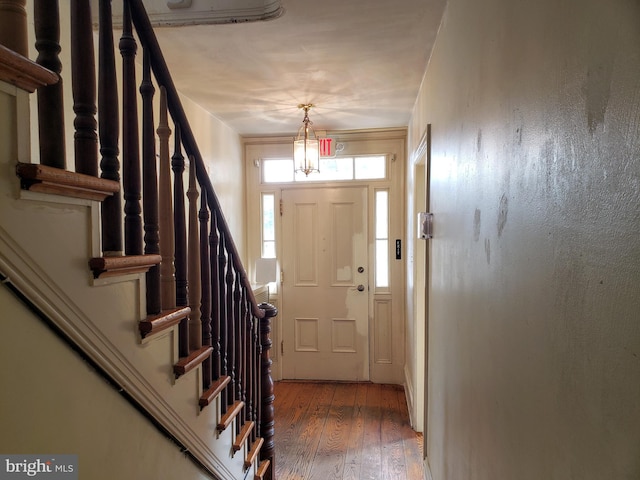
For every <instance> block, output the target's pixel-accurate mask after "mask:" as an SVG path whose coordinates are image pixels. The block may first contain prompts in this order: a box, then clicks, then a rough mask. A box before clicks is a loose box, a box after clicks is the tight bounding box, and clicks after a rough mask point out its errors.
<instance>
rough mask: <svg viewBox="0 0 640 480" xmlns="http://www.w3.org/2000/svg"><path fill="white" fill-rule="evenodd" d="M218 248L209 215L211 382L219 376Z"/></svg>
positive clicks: (214, 221)
mask: <svg viewBox="0 0 640 480" xmlns="http://www.w3.org/2000/svg"><path fill="white" fill-rule="evenodd" d="M219 248H220V240H219V236H218V222H217V220H216V215H215V214H214V215H211V233H210V234H209V249H210V250H209V257H210V258H209V263H210V265H211V337H212V338H211V346H212V347H213V352H212V353H211V370H212V377H211V379H212V380H217V379H218V378H220V375H221V364H220V363H221V362H220V287H219V283H220V274H219V260H218V249H219Z"/></svg>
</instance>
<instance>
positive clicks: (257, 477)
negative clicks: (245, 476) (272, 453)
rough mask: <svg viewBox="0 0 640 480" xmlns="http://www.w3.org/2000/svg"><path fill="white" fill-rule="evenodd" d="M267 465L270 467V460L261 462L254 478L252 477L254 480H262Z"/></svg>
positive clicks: (267, 467)
mask: <svg viewBox="0 0 640 480" xmlns="http://www.w3.org/2000/svg"><path fill="white" fill-rule="evenodd" d="M269 465H271V461H270V460H265V461H263V462H262V463H261V464H260V466H259V467H258V471H257V472H256V474H255V476H254V477H253V478H254V480H262V479H263V478H264V476H265V474H266V473H267V470H268V469H269Z"/></svg>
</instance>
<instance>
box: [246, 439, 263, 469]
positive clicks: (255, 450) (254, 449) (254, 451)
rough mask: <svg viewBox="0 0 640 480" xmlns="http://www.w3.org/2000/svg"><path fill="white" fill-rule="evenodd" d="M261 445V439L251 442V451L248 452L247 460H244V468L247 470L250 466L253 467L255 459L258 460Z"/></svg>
mask: <svg viewBox="0 0 640 480" xmlns="http://www.w3.org/2000/svg"><path fill="white" fill-rule="evenodd" d="M263 443H264V439H263V438H260V437H258V438H256V440H255V442H253V445H251V450H249V453H248V454H247V458H245V459H244V468H249V467H250V466H251V465H253V462H255V461H256V458H258V455H259V454H260V449H261V448H262V444H263Z"/></svg>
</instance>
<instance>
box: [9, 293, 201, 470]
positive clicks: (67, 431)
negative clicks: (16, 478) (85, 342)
mask: <svg viewBox="0 0 640 480" xmlns="http://www.w3.org/2000/svg"><path fill="white" fill-rule="evenodd" d="M0 305H1V306H2V316H3V319H2V323H3V329H2V335H0V351H1V352H2V359H3V361H4V364H5V367H4V368H2V369H1V370H0V381H1V382H2V385H4V386H5V388H4V389H3V393H2V397H1V398H2V400H1V401H0V407H1V408H0V424H2V432H3V434H2V435H1V436H0V451H2V452H3V453H4V454H39V455H40V454H76V455H78V459H79V469H78V473H79V475H80V478H90V479H93V480H102V479H104V480H113V479H115V478H121V479H125V478H185V479H186V478H188V479H190V480H199V479H202V480H204V479H206V478H210V477H209V476H207V475H204V474H203V473H202V472H201V471H200V469H199V468H198V467H197V466H196V465H195V464H194V463H193V462H191V461H190V460H189V459H188V458H187V457H186V456H185V455H183V454H182V453H181V452H180V449H179V448H178V446H177V445H175V444H174V443H173V442H171V441H170V440H169V439H167V438H165V437H164V436H163V435H162V434H160V432H159V431H158V430H157V429H156V428H155V427H154V426H153V425H152V424H151V422H149V421H148V420H146V419H145V418H144V417H142V415H140V414H139V413H138V412H137V411H136V410H135V409H134V408H133V407H132V406H131V405H129V404H128V403H127V401H126V400H125V399H124V398H123V397H122V396H121V395H120V394H118V393H117V392H116V390H115V389H113V388H112V387H111V386H109V384H108V383H106V382H105V381H104V380H103V379H102V378H100V377H99V376H98V375H97V374H96V373H95V372H94V371H93V370H92V369H91V367H89V366H88V365H87V364H86V363H84V362H82V361H81V360H80V358H79V357H78V356H77V354H76V353H75V352H74V351H73V350H71V349H70V348H69V347H68V346H67V345H65V344H64V343H63V342H62V341H61V340H60V339H59V338H57V337H56V336H55V335H54V334H53V332H52V331H51V330H49V328H48V327H46V326H45V325H44V323H43V322H42V320H40V319H39V318H37V317H36V316H34V315H33V314H32V313H31V312H30V311H29V310H28V309H27V308H26V307H25V306H23V305H22V304H21V303H20V302H19V301H18V300H17V299H16V298H15V297H14V296H13V295H12V294H11V293H10V292H9V291H8V289H7V288H5V287H0ZM26 345H28V349H26V351H25V346H26ZM42 352H46V358H45V357H43V355H42ZM9 365H11V366H9ZM7 386H9V387H8V388H7ZM52 392H56V394H55V395H53V394H52Z"/></svg>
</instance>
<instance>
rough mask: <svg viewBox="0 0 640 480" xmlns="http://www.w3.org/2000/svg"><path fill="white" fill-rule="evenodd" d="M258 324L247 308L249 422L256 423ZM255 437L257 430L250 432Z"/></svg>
mask: <svg viewBox="0 0 640 480" xmlns="http://www.w3.org/2000/svg"><path fill="white" fill-rule="evenodd" d="M257 326H258V322H257V319H256V317H255V315H253V313H252V312H251V306H249V335H248V337H249V338H248V342H247V343H248V345H249V347H248V351H249V388H250V391H249V415H250V416H249V420H252V421H254V422H255V421H257V418H258V392H259V389H258V384H257V382H258V381H259V378H260V377H259V375H258V372H259V370H260V368H259V366H258V363H257V362H258V361H259V358H260V357H259V356H258V329H257ZM256 437H257V429H254V430H253V432H251V439H252V440H253V441H255V439H256Z"/></svg>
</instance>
